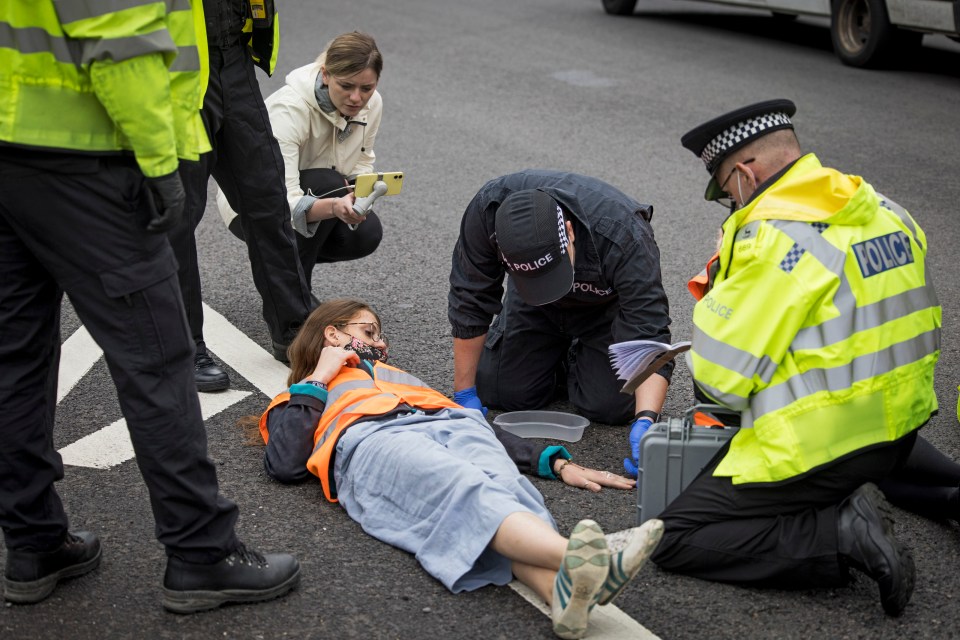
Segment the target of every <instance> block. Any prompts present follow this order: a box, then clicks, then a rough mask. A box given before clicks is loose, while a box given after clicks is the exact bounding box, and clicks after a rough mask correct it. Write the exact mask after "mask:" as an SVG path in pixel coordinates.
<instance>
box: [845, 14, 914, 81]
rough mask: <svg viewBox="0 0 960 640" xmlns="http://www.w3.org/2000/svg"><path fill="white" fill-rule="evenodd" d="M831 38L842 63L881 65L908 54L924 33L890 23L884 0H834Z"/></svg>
mask: <svg viewBox="0 0 960 640" xmlns="http://www.w3.org/2000/svg"><path fill="white" fill-rule="evenodd" d="M830 38H831V40H833V50H834V52H835V53H836V54H837V57H838V58H840V61H841V62H842V63H843V64H847V65H850V66H852V67H880V66H884V65H886V64H888V63H890V62H892V61H893V59H894V56H895V55H899V57H900V58H901V59H903V58H905V57H908V56H910V54H911V53H912V50H911V49H912V48H915V47H917V46H919V45H920V41H921V39H922V38H923V34H922V33H919V32H916V31H904V30H902V29H898V28H897V27H895V26H893V25H892V24H890V18H889V17H888V16H887V7H886V4H885V0H833V3H832V7H831V20H830Z"/></svg>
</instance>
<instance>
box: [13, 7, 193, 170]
mask: <svg viewBox="0 0 960 640" xmlns="http://www.w3.org/2000/svg"><path fill="white" fill-rule="evenodd" d="M208 71H209V69H208V65H207V46H206V31H205V29H204V27H203V8H202V4H201V2H200V0H195V3H194V6H193V7H191V4H190V0H164V1H158V0H126V1H125V2H122V3H116V2H113V1H111V0H88V1H87V2H74V1H70V0H32V1H30V2H0V144H8V145H13V146H25V147H34V148H43V149H52V150H59V151H79V152H89V153H98V154H110V153H122V152H133V154H134V156H135V157H136V159H137V162H138V164H139V166H140V169H141V171H142V172H143V174H144V175H145V176H148V177H156V176H162V175H166V174H169V173H172V172H173V171H176V169H177V166H178V157H179V158H185V159H188V160H197V159H198V158H199V156H200V154H201V153H204V152H206V151H209V150H210V143H209V141H208V140H207V135H206V133H205V131H204V128H203V121H202V120H201V119H200V107H201V106H202V104H203V90H204V84H205V82H206V77H207V73H208Z"/></svg>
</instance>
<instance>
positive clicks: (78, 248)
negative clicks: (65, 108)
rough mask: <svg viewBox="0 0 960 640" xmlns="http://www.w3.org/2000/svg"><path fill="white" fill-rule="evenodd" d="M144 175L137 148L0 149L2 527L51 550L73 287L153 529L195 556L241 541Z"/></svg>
mask: <svg viewBox="0 0 960 640" xmlns="http://www.w3.org/2000/svg"><path fill="white" fill-rule="evenodd" d="M143 183H144V179H143V176H142V174H141V173H140V171H139V169H138V168H137V165H136V163H135V162H134V161H133V160H132V159H123V158H120V157H100V158H97V157H93V156H86V157H84V156H71V155H66V154H63V155H61V154H54V153H44V152H35V153H30V152H23V151H11V150H5V151H2V152H0V526H2V528H3V533H4V538H5V541H6V545H7V548H8V549H24V550H45V549H49V548H52V547H55V546H57V545H59V544H60V543H61V542H62V541H63V539H64V537H65V536H66V532H67V527H68V522H67V516H66V514H65V513H64V509H63V505H62V504H61V501H60V498H59V496H58V495H57V492H56V490H55V489H54V482H55V481H57V480H60V479H61V478H62V477H63V463H62V461H61V458H60V455H59V454H58V453H57V451H56V450H55V448H54V437H53V429H54V414H55V409H56V403H57V376H58V368H59V361H60V306H61V301H62V299H63V294H64V292H65V293H66V294H67V295H68V296H69V297H70V302H71V303H72V305H73V308H74V309H75V310H76V313H77V316H78V317H79V318H80V320H81V322H82V323H83V325H84V327H85V328H86V329H87V330H88V331H89V333H90V335H91V336H92V337H93V339H94V340H95V341H96V342H97V344H98V345H99V346H100V347H101V348H102V349H103V353H104V357H105V359H106V363H107V366H108V367H109V370H110V375H111V377H112V378H113V381H114V384H115V385H116V390H117V395H118V398H119V401H120V409H121V411H122V413H123V417H124V418H126V423H127V428H128V429H129V432H130V439H131V441H132V443H133V448H134V451H135V452H136V459H137V465H138V466H139V468H140V472H141V474H142V476H143V479H144V482H145V483H146V486H147V490H148V492H149V495H150V504H151V507H152V508H153V514H154V518H155V521H156V529H155V532H156V536H157V539H158V540H159V541H160V542H161V543H162V544H163V545H165V546H166V549H167V553H168V554H170V555H176V556H178V557H180V558H182V559H184V560H186V561H189V562H214V561H217V560H219V559H221V558H223V557H224V556H226V555H228V554H229V553H230V552H231V551H233V550H234V549H235V548H236V545H237V539H236V537H235V534H234V523H235V522H236V518H237V514H238V510H237V507H236V505H235V504H233V503H232V502H230V501H229V500H227V499H225V498H223V497H222V496H221V495H220V494H219V490H218V485H217V476H216V471H215V468H214V466H213V464H212V463H211V462H210V460H209V459H208V457H207V439H206V431H205V429H204V425H203V419H202V417H201V414H200V404H199V400H198V398H197V389H196V385H195V384H194V381H193V354H194V349H193V341H192V340H191V338H190V334H189V332H188V330H187V322H186V318H185V316H184V312H183V302H182V300H181V297H180V288H179V287H178V286H177V278H176V270H177V266H176V261H175V260H174V257H173V252H172V251H171V249H170V244H169V242H168V241H167V238H166V236H164V235H151V234H148V233H147V232H146V231H145V230H144V228H145V226H146V224H147V220H148V218H149V215H150V214H149V210H148V209H147V207H146V205H145V201H144V199H143V198H142V197H141V194H142V189H143ZM104 482H109V480H108V479H105V480H104ZM89 515H90V516H91V517H93V516H95V515H96V514H89Z"/></svg>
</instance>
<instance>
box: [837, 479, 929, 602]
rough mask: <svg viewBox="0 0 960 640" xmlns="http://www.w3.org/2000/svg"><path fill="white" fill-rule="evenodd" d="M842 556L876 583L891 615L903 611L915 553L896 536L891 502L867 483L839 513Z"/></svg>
mask: <svg viewBox="0 0 960 640" xmlns="http://www.w3.org/2000/svg"><path fill="white" fill-rule="evenodd" d="M837 540H838V543H839V544H838V546H839V552H840V556H841V557H842V558H843V559H845V560H846V561H847V562H849V563H850V565H851V566H853V567H854V568H856V569H859V570H860V571H862V572H864V573H865V574H867V575H868V576H870V577H871V578H873V579H874V580H876V582H877V586H878V587H879V588H880V603H881V604H882V605H883V610H884V611H886V612H887V614H888V615H891V616H899V615H900V614H901V613H903V610H904V608H906V606H907V603H908V602H910V596H911V595H912V594H913V583H914V580H915V577H916V575H915V569H914V566H913V555H912V554H911V553H910V550H909V549H907V548H906V547H904V546H903V545H902V544H900V542H899V541H898V540H897V539H896V538H895V537H894V536H893V518H892V516H891V514H890V505H889V503H887V500H886V498H884V497H883V494H882V493H881V492H880V490H879V489H878V488H877V486H876V485H874V484H871V483H868V484H865V485H863V486H862V487H860V488H859V489H857V490H856V491H854V492H853V493H852V494H850V496H849V497H847V499H846V500H844V501H843V502H842V503H840V506H839V507H838V512H837Z"/></svg>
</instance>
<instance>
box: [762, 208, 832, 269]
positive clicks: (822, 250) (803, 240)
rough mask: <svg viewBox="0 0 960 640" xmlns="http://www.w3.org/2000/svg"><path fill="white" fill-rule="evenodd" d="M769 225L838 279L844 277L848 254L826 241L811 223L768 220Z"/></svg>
mask: <svg viewBox="0 0 960 640" xmlns="http://www.w3.org/2000/svg"><path fill="white" fill-rule="evenodd" d="M767 223H768V224H769V225H770V226H771V227H774V228H776V229H778V230H779V231H780V232H781V233H783V234H784V235H785V236H787V237H788V238H790V239H791V240H793V241H794V242H795V243H797V246H798V247H800V248H801V249H803V250H804V251H806V252H807V253H809V254H810V255H812V256H813V257H814V258H816V259H817V260H818V261H819V262H820V263H821V264H822V265H823V266H824V267H826V268H827V269H829V270H830V271H832V272H833V273H834V274H835V275H836V276H837V277H838V278H841V277H843V263H844V262H845V261H846V258H847V254H846V253H845V252H843V251H841V250H840V249H838V248H836V247H835V246H833V245H832V244H830V243H829V242H828V241H827V240H825V239H824V237H823V236H822V235H820V232H819V231H818V230H817V229H815V228H814V227H812V226H811V225H810V224H809V223H807V222H797V221H795V220H767Z"/></svg>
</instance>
